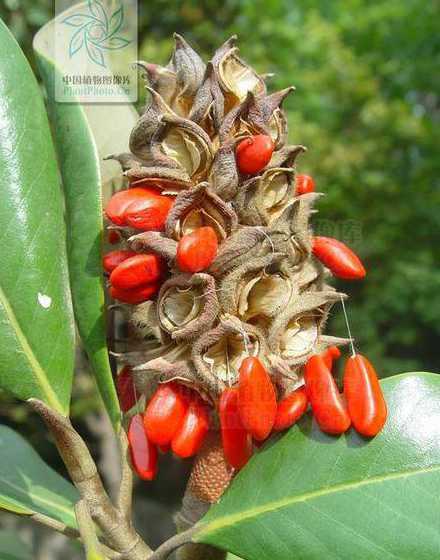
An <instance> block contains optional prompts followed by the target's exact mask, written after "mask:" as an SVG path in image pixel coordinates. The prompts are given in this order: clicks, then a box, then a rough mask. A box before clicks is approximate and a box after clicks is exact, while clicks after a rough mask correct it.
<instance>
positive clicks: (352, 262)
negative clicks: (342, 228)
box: [312, 237, 366, 280]
mask: <svg viewBox="0 0 440 560" xmlns="http://www.w3.org/2000/svg"><path fill="white" fill-rule="evenodd" d="M312 249H313V254H314V255H315V257H316V258H317V259H319V260H320V261H321V262H322V263H323V264H324V265H325V266H326V267H327V268H328V269H330V271H331V272H332V274H333V275H334V276H337V277H338V278H343V279H344V280H359V279H361V278H364V276H365V275H366V271H365V268H364V266H363V264H362V262H361V261H360V259H359V257H358V256H357V255H355V253H353V251H352V250H351V249H349V248H348V247H347V245H344V243H341V241H338V240H337V239H333V238H332V237H314V238H313V246H312Z"/></svg>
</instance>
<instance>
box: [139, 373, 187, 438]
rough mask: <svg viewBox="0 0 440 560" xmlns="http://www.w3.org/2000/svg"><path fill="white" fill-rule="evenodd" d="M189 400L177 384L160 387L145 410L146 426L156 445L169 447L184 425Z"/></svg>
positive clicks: (148, 434)
mask: <svg viewBox="0 0 440 560" xmlns="http://www.w3.org/2000/svg"><path fill="white" fill-rule="evenodd" d="M187 408H188V399H187V398H186V397H185V395H184V394H183V391H182V389H181V387H179V385H178V384H177V383H174V382H171V383H163V384H162V385H159V387H158V389H157V391H156V392H155V393H154V395H153V397H152V399H151V400H150V402H149V403H148V405H147V408H146V409H145V416H144V425H145V430H146V432H147V436H148V438H149V439H150V440H151V441H152V442H153V443H155V444H156V445H168V444H169V443H170V442H171V440H172V439H173V437H174V436H175V434H176V432H177V430H178V429H179V428H180V426H181V425H182V422H183V419H184V417H185V414H186V411H187Z"/></svg>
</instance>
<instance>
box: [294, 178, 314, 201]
mask: <svg viewBox="0 0 440 560" xmlns="http://www.w3.org/2000/svg"><path fill="white" fill-rule="evenodd" d="M311 192H315V181H314V180H313V178H312V177H310V175H297V176H296V178H295V196H301V195H302V194H307V193H311Z"/></svg>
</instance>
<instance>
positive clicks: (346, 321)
mask: <svg viewBox="0 0 440 560" xmlns="http://www.w3.org/2000/svg"><path fill="white" fill-rule="evenodd" d="M340 297H341V304H342V311H343V312H344V318H345V324H346V326H347V331H348V336H349V337H350V346H351V355H352V357H353V358H354V356H356V350H355V349H354V344H353V337H352V335H351V330H350V323H349V322H348V315H347V310H346V309H345V303H344V298H343V297H342V296H340Z"/></svg>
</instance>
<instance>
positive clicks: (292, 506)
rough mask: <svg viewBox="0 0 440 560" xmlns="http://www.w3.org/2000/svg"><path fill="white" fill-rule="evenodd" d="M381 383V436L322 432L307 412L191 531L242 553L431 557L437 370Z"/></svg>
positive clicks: (262, 556)
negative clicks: (384, 410) (385, 410)
mask: <svg viewBox="0 0 440 560" xmlns="http://www.w3.org/2000/svg"><path fill="white" fill-rule="evenodd" d="M382 386H383V389H384V391H385V394H386V398H387V402H388V407H389V418H388V421H387V424H386V426H385V428H384V430H383V431H382V433H381V434H380V435H378V436H377V437H376V438H374V439H372V440H366V439H363V438H362V437H360V436H359V435H357V434H356V433H355V431H354V430H350V431H349V432H348V433H347V434H346V435H344V436H341V437H339V438H335V437H331V436H327V435H325V434H323V433H322V432H321V431H320V430H319V428H318V427H317V426H316V424H315V422H313V421H312V418H311V416H310V415H309V414H308V415H306V417H305V418H303V419H302V420H301V421H300V422H299V424H298V425H297V426H295V427H293V428H292V429H291V430H290V431H289V432H288V433H287V434H285V435H284V436H283V437H281V438H280V439H279V441H277V442H276V443H273V444H272V442H269V444H268V445H266V446H265V447H264V448H263V449H262V450H261V452H260V453H258V454H257V455H256V456H255V457H254V458H253V459H252V460H251V461H250V462H249V464H248V466H246V468H245V469H243V471H242V472H241V473H240V474H239V475H238V476H237V478H236V479H235V480H234V482H233V484H232V485H231V488H230V489H229V490H228V491H227V492H226V494H225V496H224V497H223V498H222V499H221V501H220V502H219V503H218V504H216V505H215V506H214V507H213V508H212V509H211V510H210V511H209V513H208V514H207V515H206V516H205V518H204V519H203V520H202V525H201V529H200V532H199V533H198V534H196V536H195V537H194V540H195V541H199V542H204V543H208V544H213V545H215V546H218V547H220V548H224V549H226V550H230V551H232V552H234V553H236V554H238V555H239V556H241V557H243V558H244V559H247V560H254V559H255V560H266V559H267V560H269V559H270V560H273V559H275V558H276V559H277V560H294V559H296V558H297V559H298V560H299V559H301V560H318V559H319V560H322V559H323V558H327V559H329V560H330V559H333V558H334V559H336V558H337V559H338V560H366V559H368V560H376V559H377V560H379V559H380V560H392V559H393V560H396V559H399V560H412V559H414V558H418V559H419V560H431V559H432V558H438V557H439V555H440V531H439V520H440V500H439V498H438V488H439V486H440V375H435V374H432V373H408V374H403V375H398V376H395V377H390V378H388V379H386V380H384V381H382Z"/></svg>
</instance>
